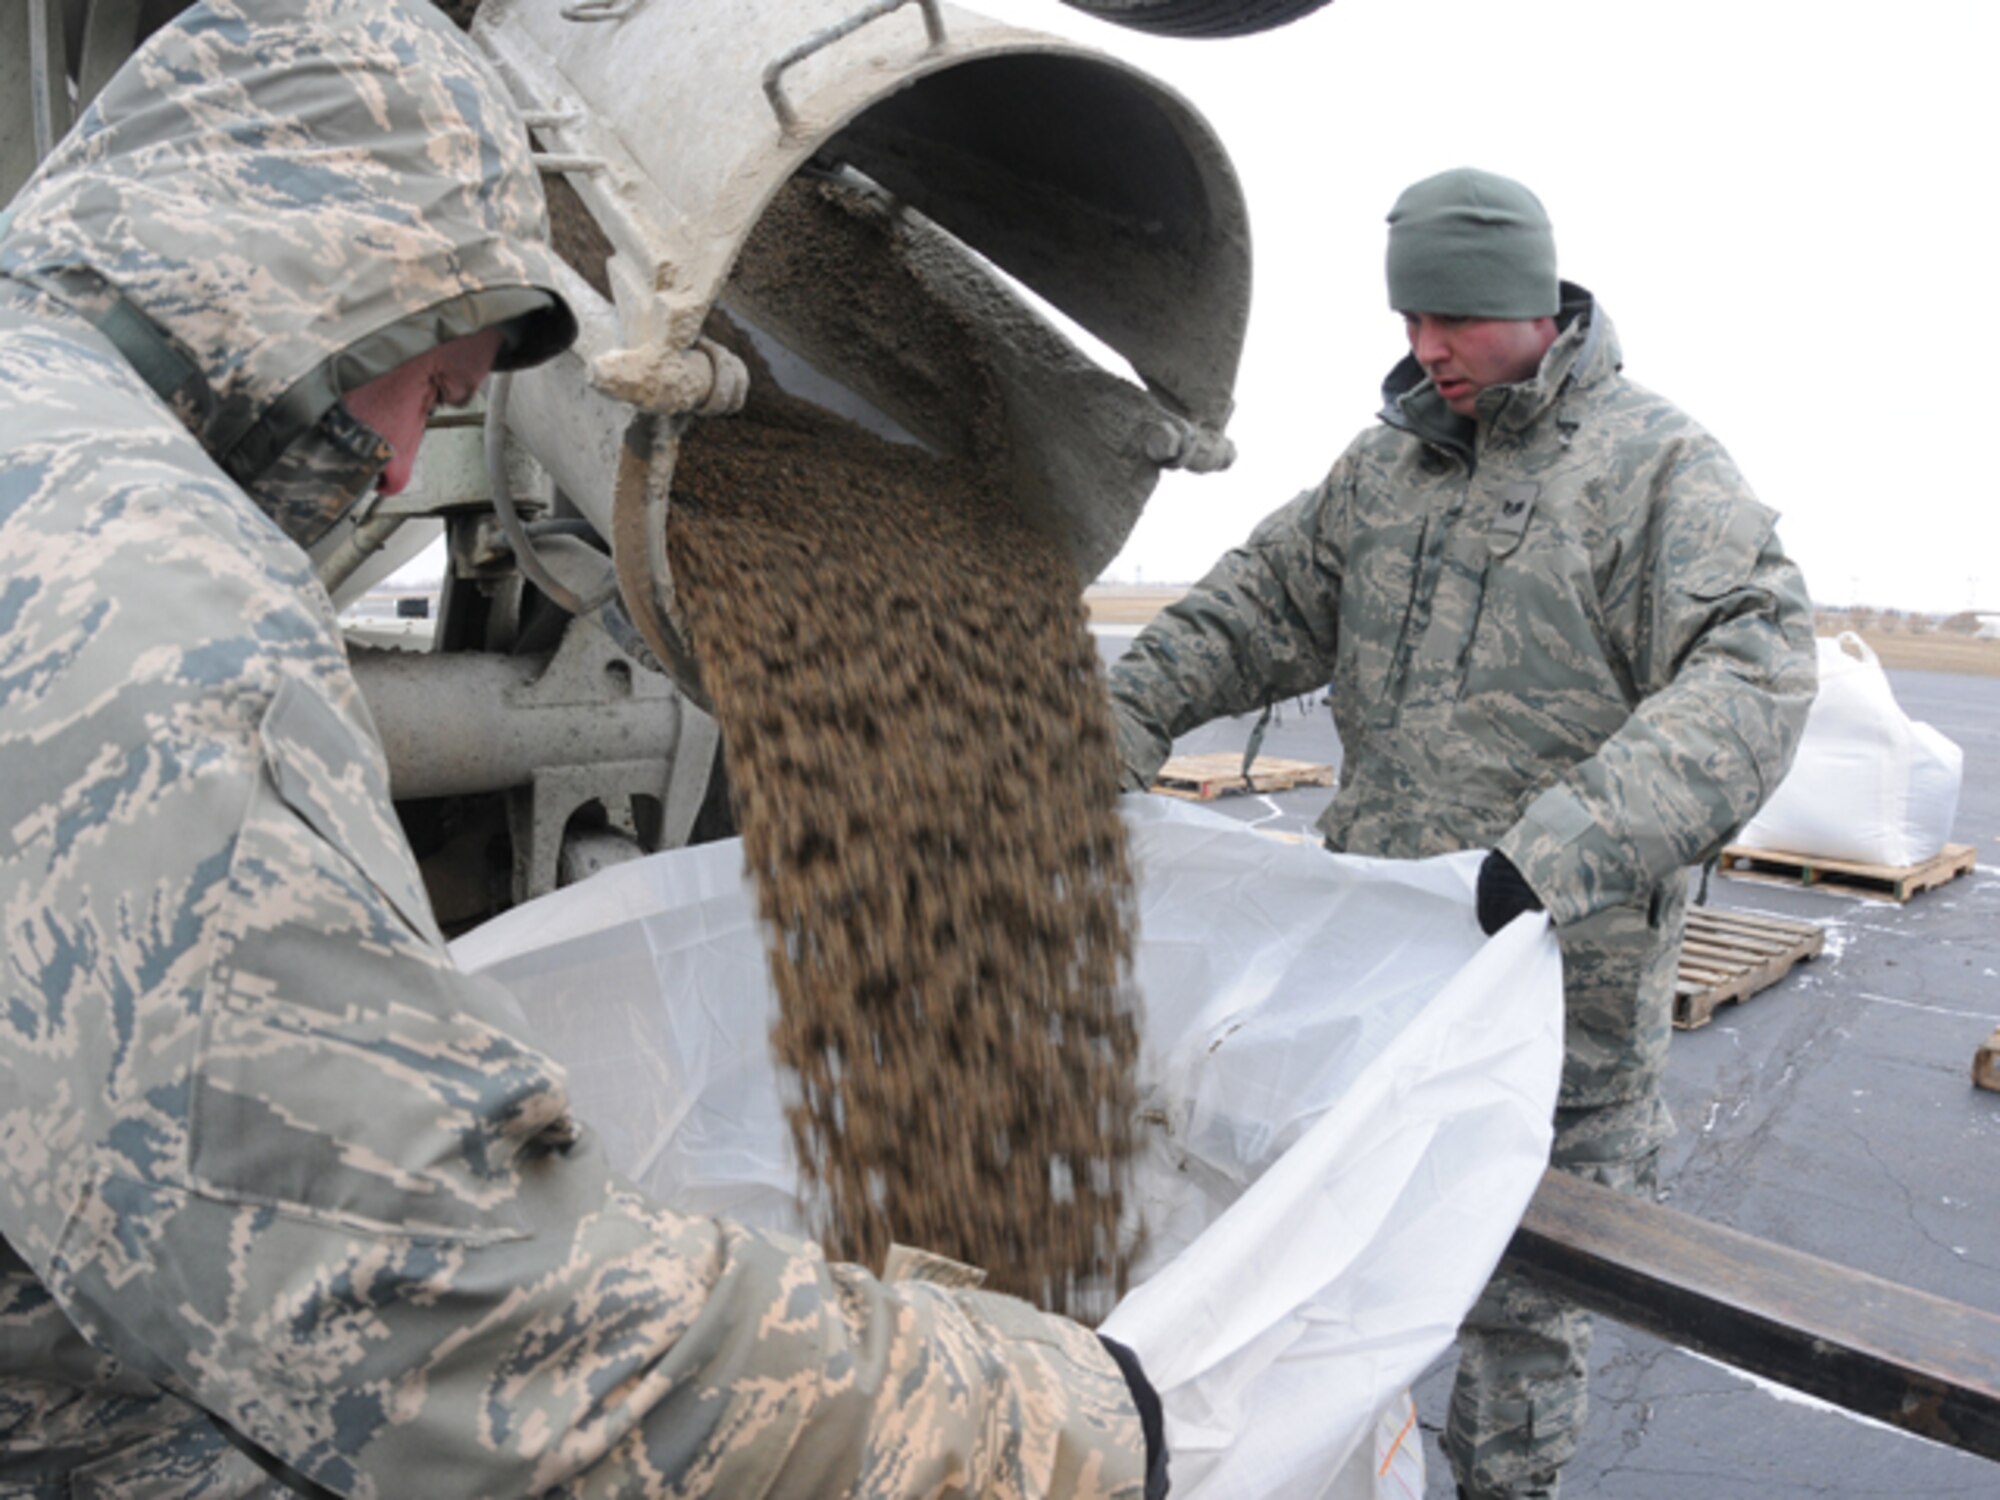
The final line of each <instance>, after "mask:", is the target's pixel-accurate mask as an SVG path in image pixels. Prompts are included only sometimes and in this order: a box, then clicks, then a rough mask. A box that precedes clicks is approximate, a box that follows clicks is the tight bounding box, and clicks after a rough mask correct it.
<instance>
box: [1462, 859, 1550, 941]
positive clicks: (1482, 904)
mask: <svg viewBox="0 0 2000 1500" xmlns="http://www.w3.org/2000/svg"><path fill="white" fill-rule="evenodd" d="M1473 904H1474V905H1475V906H1476V907H1477V908H1478V911H1479V930H1480V931H1481V932H1483V933H1485V934H1486V935H1487V936H1488V937H1492V936H1493V934H1494V933H1496V932H1498V931H1499V930H1500V929H1501V928H1503V927H1505V926H1506V925H1507V924H1508V923H1509V922H1511V921H1513V920H1514V918H1516V917H1518V916H1520V915H1521V913H1522V912H1524V911H1541V910H1542V909H1543V908H1542V898H1541V897H1540V896H1537V895H1536V894H1535V892H1534V888H1533V887H1531V886H1530V885H1529V884H1528V882H1527V881H1526V880H1524V879H1523V878H1522V876H1521V872H1520V871H1519V870H1517V869H1515V868H1514V861H1513V860H1511V859H1509V858H1508V857H1507V856H1506V855H1504V854H1502V853H1501V852H1500V851H1499V850H1498V849H1495V850H1494V851H1493V852H1492V853H1491V854H1488V855H1487V856H1486V861H1485V863H1484V864H1482V865H1480V867H1479V884H1478V885H1477V886H1476V887H1475V888H1474V895H1473Z"/></svg>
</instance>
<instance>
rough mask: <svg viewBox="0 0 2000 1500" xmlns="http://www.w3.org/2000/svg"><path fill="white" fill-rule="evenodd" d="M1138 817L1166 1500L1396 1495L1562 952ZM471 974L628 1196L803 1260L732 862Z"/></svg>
mask: <svg viewBox="0 0 2000 1500" xmlns="http://www.w3.org/2000/svg"><path fill="white" fill-rule="evenodd" d="M1125 809H1126V823H1127V826H1128V828H1129V830H1130V832H1131V836H1132V848H1133V854H1134V857H1135V860H1136V863H1137V868H1138V871H1139V893H1140V932H1139V944H1138V957H1137V963H1136V976H1135V977H1136V980H1137V983H1138V988H1139V992H1140V994H1141V996H1142V997H1143V1000H1144V1006H1145V1014H1144V1026H1143V1046H1142V1053H1141V1059H1140V1084H1141V1114H1142V1119H1143V1120H1144V1121H1145V1123H1146V1131H1145V1134H1144V1138H1143V1149H1142V1153H1141V1156H1140V1160H1139V1162H1138V1165H1137V1169H1136V1171H1135V1188H1136V1194H1135V1195H1136V1197H1137V1199H1138V1201H1139V1203H1140V1204H1141V1205H1142V1206H1143V1209H1144V1212H1145V1215H1146V1222H1147V1228H1148V1238H1147V1245H1146V1249H1145V1251H1144V1254H1143V1257H1142V1259H1141V1261H1140V1262H1139V1264H1138V1265H1137V1266H1136V1268H1135V1271H1136V1275H1137V1278H1138V1280H1137V1284H1136V1285H1135V1287H1134V1289H1133V1291H1132V1292H1131V1293H1130V1295H1128V1296H1127V1297H1126V1299H1125V1300H1124V1301H1123V1302H1122V1303H1121V1304H1120V1305H1119V1306H1118V1308H1117V1309H1116V1310H1114V1312H1113V1313H1112V1315H1111V1317H1110V1319H1109V1320H1108V1321H1107V1322H1106V1324H1105V1325H1104V1326H1105V1331H1106V1332H1107V1333H1110V1334H1111V1335H1112V1336H1113V1337H1117V1338H1122V1339H1124V1340H1126V1341H1127V1342H1128V1343H1130V1344H1131V1345H1132V1346H1133V1347H1134V1348H1136V1349H1137V1350H1138V1351H1139V1355H1140V1358H1141V1359H1142V1361H1143V1362H1144V1364H1145V1366H1146V1368H1147V1370H1148V1372H1149V1374H1150V1375H1151V1376H1152V1378H1153V1380H1154V1382H1155V1383H1156V1384H1157V1385H1158V1386H1159V1388H1160V1390H1161V1393H1162V1398H1163V1402H1164V1405H1165V1407H1166V1410H1167V1419H1168V1438H1169V1446H1170V1448H1171V1450H1172V1452H1173V1466H1174V1493H1175V1494H1176V1495H1177V1496H1183V1497H1189V1500H1234V1497H1239V1496H1241V1497H1251V1496H1255V1497H1259V1500H1269V1497H1286V1500H1293V1497H1297V1500H1332V1497H1336V1496H1337V1497H1340V1500H1348V1497H1368V1496H1374V1495H1377V1494H1386V1493H1388V1491H1387V1490H1384V1489H1382V1488H1381V1486H1382V1485H1385V1484H1387V1483H1388V1482H1389V1481H1388V1480H1387V1479H1383V1480H1379V1481H1378V1480H1377V1478H1376V1475H1377V1472H1378V1469H1380V1470H1381V1471H1383V1472H1385V1473H1390V1474H1404V1475H1407V1474H1408V1472H1409V1469H1410V1461H1411V1459H1412V1457H1413V1455H1415V1454H1416V1453H1417V1451H1418V1450H1416V1449H1415V1448H1414V1446H1412V1445H1414V1443H1415V1441H1416V1439H1415V1434H1414V1431H1412V1430H1409V1429H1408V1428H1406V1427H1403V1425H1402V1424H1403V1422H1404V1420H1405V1416H1406V1414H1407V1412H1408V1407H1407V1404H1406V1403H1405V1401H1404V1393H1405V1391H1406V1389H1407V1387H1408V1386H1409V1385H1410V1383H1411V1382H1412V1381H1413V1380H1414V1379H1415V1378H1416V1377H1417V1375H1419V1374H1420V1373H1421V1372H1422V1371H1423V1370H1424V1368H1425V1367H1426V1366H1427V1365H1428V1364H1429V1363H1430V1362H1431V1361H1432V1360H1433V1359H1435V1358H1436V1357H1437V1356H1438V1355H1439V1354H1440V1353H1441V1352H1443V1350H1444V1349H1445V1348H1446V1346H1447V1345H1448V1344H1449V1343H1450V1341H1451V1338H1452V1334H1453V1331H1454V1330H1455V1329H1456V1327H1457V1325H1458V1322H1459V1319H1460V1318H1461V1317H1462V1316H1463V1315H1464V1313H1465V1311H1466V1309H1467V1308H1469V1307H1470V1306H1471V1304H1472V1301H1473V1299H1474V1297H1475V1296H1477V1294H1478V1292H1479V1289H1480V1287H1481V1286H1483V1285H1484V1283H1485V1281H1486V1278H1487V1276H1488V1274H1489V1273H1490V1272H1491V1270H1492V1268H1493V1266H1494V1264H1495V1263H1496V1262H1497V1260H1498V1259H1499V1256H1500V1252H1501V1250H1502V1249H1503V1248H1504V1247H1505V1245H1506V1242H1507V1240H1508V1238H1509V1236H1510V1235H1511V1233H1512V1231H1513V1227H1514V1225H1515V1222H1516V1221H1517V1220H1518V1219H1519V1217H1520V1215H1521V1212H1522V1210H1523V1208H1524V1207H1525V1206H1526V1204H1527V1201H1528V1198H1529V1196H1530V1195H1531V1194H1532V1192H1533V1190H1534V1186H1535V1183H1536V1182H1537V1181H1538V1180H1539V1178H1540V1174H1541V1170H1542V1167H1543V1164H1544V1163H1545V1161H1546V1159H1547V1153H1548V1142H1549V1124H1550V1118H1551V1113H1552V1110H1553V1106H1554V1102H1555V1092H1556V1083H1557V1078H1558V1075H1559V1073H1560V1070H1561V1063H1562V976H1561V961H1560V958H1559V956H1558V954H1557V950H1556V944H1555V940H1554V938H1553V936H1552V935H1551V934H1550V932H1549V930H1548V927H1547V923H1546V919H1545V918H1543V917H1541V916H1539V915H1535V916H1531V917H1524V918H1522V919H1520V920H1518V921H1516V922H1515V923H1513V924H1512V925H1511V926H1510V927H1508V928H1507V929H1506V930H1505V931H1504V932H1502V933H1501V934H1500V935H1499V936H1497V937H1495V938H1493V939H1491V940H1487V939H1484V938H1482V936H1481V934H1480V931H1479V927H1478V924H1477V923H1476V921H1475V920H1474V918H1473V910H1472V889H1473V881H1474V876H1475V873H1476V871H1477V869H1478V863H1479V856H1478V855H1476V854H1465V855H1456V856H1452V857H1449V858H1446V859H1438V860H1426V861H1420V862H1395V861H1385V860H1367V859H1354V858H1346V857H1341V856H1335V855H1329V854H1326V853H1325V852H1323V851H1321V850H1319V849H1317V848H1313V847H1310V846H1302V845H1290V844H1283V843H1279V842H1276V841H1274V840H1271V839H1266V838H1264V837H1262V836H1260V835H1258V834H1256V833H1254V832H1252V831H1251V830H1249V829H1248V828H1246V827H1245V826H1244V825H1243V824H1241V823H1238V822H1235V821H1233V820H1231V819H1228V818H1225V817H1222V816H1220V815H1218V814H1216V813H1213V812H1209V811H1206V810H1203V809H1199V808H1194V807H1190V806H1187V805H1186V804H1183V803H1179V802H1175V801H1172V800H1170V799H1165V798H1128V799H1126V803H1125ZM453 953H454V956H455V957H456V958H457V959H458V961H459V962H460V963H461V964H462V965H463V966H464V967H466V968H469V969H483V970H485V971H487V972H489V973H491V974H493V975H495V976H496V977H498V978H500V979H501V980H503V981H504V982H506V983H507V984H508V985H509V986H510V987H511V988H512V989H513V990H514V992H515V993H516V994H517V995H518V996H519V997H520V999H521V1003H522V1005H523V1008H524V1010H525V1011H526V1014H527V1016H528V1019H529V1021H530V1024H531V1025H532V1026H533V1027H534V1029H535V1032H536V1034H537V1036H538V1037H539V1038H540V1039H541V1041H542V1043H543V1045H545V1046H546V1047H547V1048H548V1049H549V1051H551V1052H552V1053H553V1054H554V1055H555V1056H556V1057H557V1058H558V1059H559V1060H561V1061H562V1062H563V1063H564V1064H565V1065H566V1066H567V1067H568V1068H569V1070H570V1077H571V1087H572V1094H573V1098H574V1100H575V1101H576V1104H577V1107H578V1110H579V1113H581V1114H582V1116H583V1117H584V1118H585V1119H586V1120H588V1121H589V1122H590V1123H591V1124H592V1125H593V1126H594V1127H595V1128H596V1129H597V1130H598V1131H599V1132H600V1133H601V1134H602V1135H603V1137H604V1138H605V1143H606V1145H607V1147H608V1149H609V1151H610V1154H611V1157H612V1159H613V1161H615V1162H616V1163H618V1164H619V1166H620V1167H621V1169H622V1170H624V1171H625V1172H626V1173H627V1174H628V1175H630V1176H632V1177H633V1178H635V1179H636V1180H637V1181H638V1182H640V1183H641V1184H642V1185H643V1186H645V1187H646V1188H648V1189H649V1190H650V1191H652V1192H653V1193H655V1194H656V1195H658V1196H659V1197H660V1198H661V1199H663V1200H664V1201H666V1202H669V1203H672V1204H674V1205H676V1206H677V1207H679V1208H681V1209H683V1210H684V1211H687V1212H692V1213H703V1214H724V1215H729V1216H732V1217H735V1218H740V1219H746V1220H749V1221H751V1222H754V1223H758V1224H763V1225H767V1226H771V1227H775V1228H781V1229H788V1230H792V1231H795V1232H796V1231H799V1230H800V1229H801V1228H802V1226H803V1222H804V1221H803V1218H802V1216H801V1213H800V1210H799V1207H798V1204H797V1200H796V1188H797V1170H796V1167H795V1165H794V1161H793V1157H792V1152H791V1143H790V1138H789V1135H788V1132H787V1130H786V1127H785V1123H784V1116H783V1108H782V1104H781V1102H780V1089H781V1084H780V1081H779V1078H778V1076H777V1070H776V1069H775V1067H774V1066H773V1064H772V1061H771V1055H770V1049H769V1045H768V1040H767V1038H768V1033H769V1030H770V1026H771V1023H772V1020H773V1019H774V1017H775V1013H776V1001H775V999H774V997H773V995H772V992H771V989H770V982H769V976H768V973H767V971H766V969H765V965H764V956H763V939H762V934H761V932H760V931H759V930H758V926H757V922H756V917H755V908H754V904H753V901H752V897H751V895H750V893H749V891H748V889H747V888H746V886H745V884H744V882H743V876H742V853H741V849H740V847H739V846H738V845H737V844H735V843H734V842H731V843H727V844H715V845H708V846H704V847H702V848H698V849H686V850H678V851H675V852H673V853H671V854H664V855H658V856H655V857H653V858H651V859H647V860H642V861H637V862H634V863H632V864H628V865H623V866H619V867H616V868H614V869H611V870H607V871H605V872H604V873H602V874H599V875H597V876H594V877H592V878H591V879H590V880H588V881H585V882H584V883H583V884H581V885H577V886H572V887H570V888H568V889H566V890H563V891H560V892H557V893H556V894H555V895H553V896H549V897H545V898H543V899H542V900H540V901H536V902H531V903H529V904H528V905H526V906H524V907H521V908H519V909H517V910H516V911H513V912H510V913H509V914H507V915H506V916H504V917H502V918H500V919H498V920H497V921H495V922H492V923H489V924H488V925H487V926H485V927H482V928H481V929H479V930H478V931H477V932H474V933H471V934H468V935H467V936H466V937H464V938H462V939H460V940H459V942H458V943H456V944H454V945H453ZM1382 1413H1390V1414H1392V1415H1391V1417H1390V1419H1389V1428H1388V1436H1389V1438H1390V1439H1393V1438H1395V1437H1396V1436H1397V1435H1398V1433H1399V1431H1400V1433H1401V1435H1402V1436H1403V1437H1404V1438H1405V1441H1404V1443H1403V1444H1402V1445H1401V1447H1400V1450H1397V1449H1396V1446H1395V1445H1394V1444H1393V1442H1389V1443H1385V1441H1384V1439H1383V1438H1380V1437H1378V1436H1377V1428H1378V1420H1379V1417H1380V1414H1382ZM1364 1440H1367V1441H1364ZM1378 1449H1381V1450H1382V1452H1383V1453H1386V1454H1389V1455H1390V1456H1391V1458H1392V1459H1394V1460H1399V1461H1398V1462H1385V1461H1384V1459H1383V1457H1382V1455H1381V1454H1378V1451H1377V1450H1378ZM1419 1482H1420V1481H1419Z"/></svg>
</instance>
